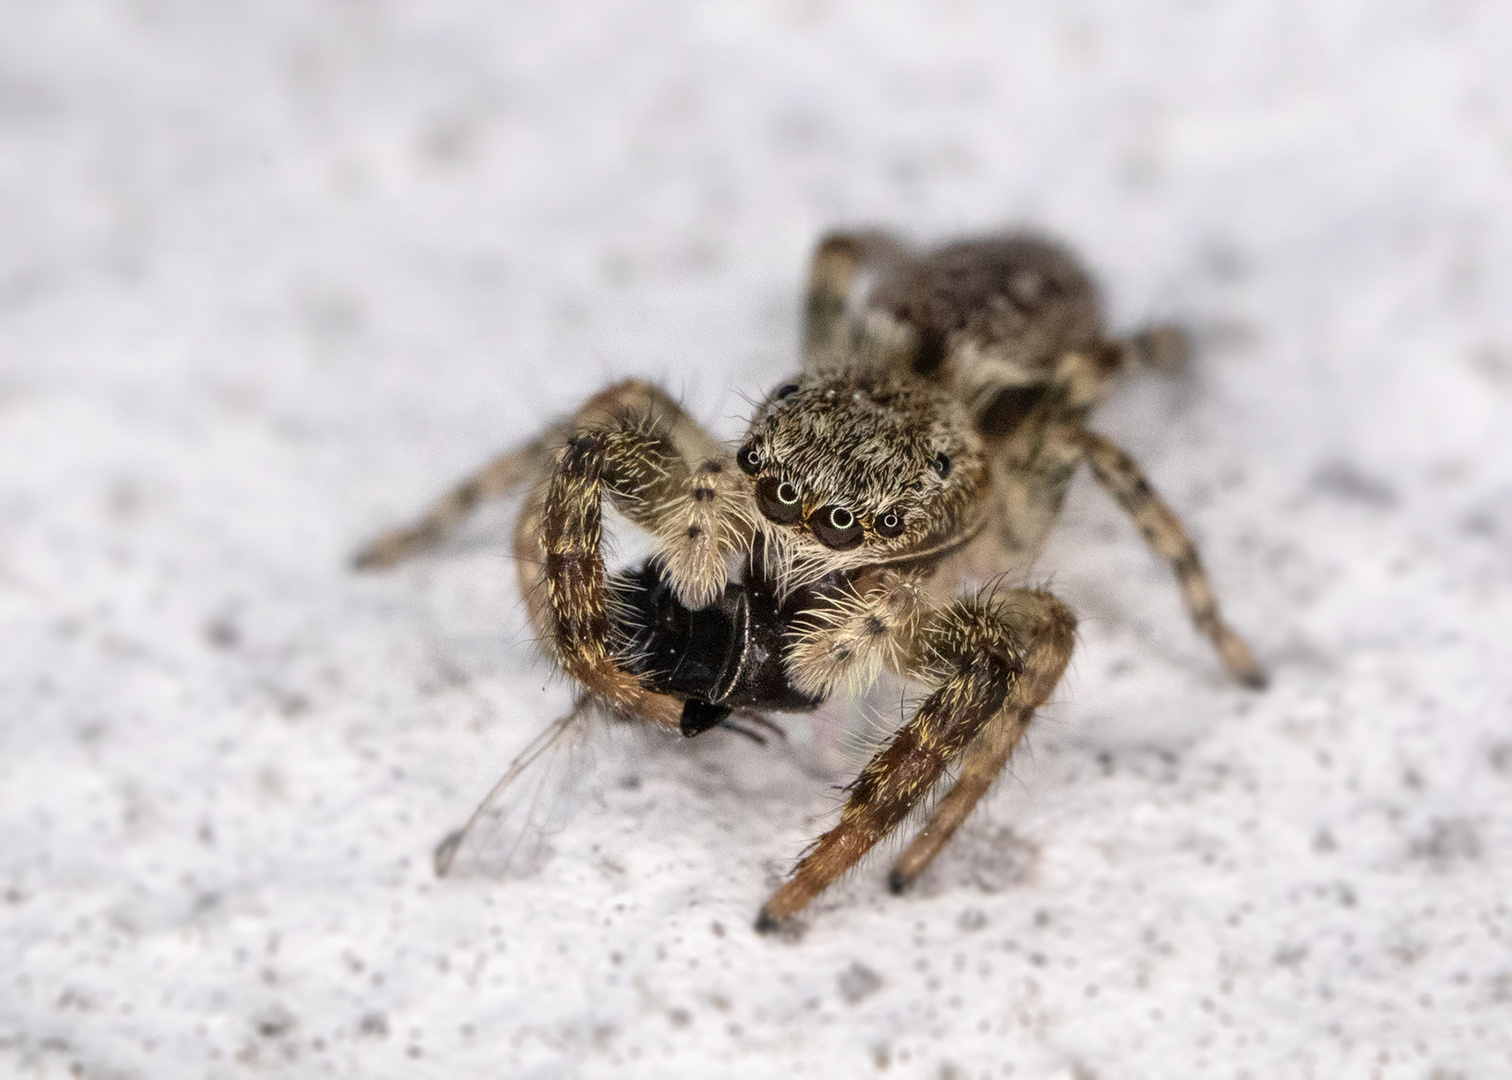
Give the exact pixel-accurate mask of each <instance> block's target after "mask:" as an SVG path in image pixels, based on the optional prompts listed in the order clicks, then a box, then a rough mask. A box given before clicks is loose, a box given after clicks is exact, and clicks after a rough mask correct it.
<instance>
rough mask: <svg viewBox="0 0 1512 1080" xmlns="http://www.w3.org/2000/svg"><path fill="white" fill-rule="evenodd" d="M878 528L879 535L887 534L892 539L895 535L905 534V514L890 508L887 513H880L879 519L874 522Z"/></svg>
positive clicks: (874, 525) (873, 525) (873, 524)
mask: <svg viewBox="0 0 1512 1080" xmlns="http://www.w3.org/2000/svg"><path fill="white" fill-rule="evenodd" d="M872 527H873V528H875V529H876V530H877V535H878V536H885V537H887V539H889V540H891V539H892V538H893V537H895V536H902V535H903V515H902V514H900V513H898V512H897V511H896V510H889V511H888V512H887V513H885V514H878V515H877V520H876V521H875V522H873V523H872Z"/></svg>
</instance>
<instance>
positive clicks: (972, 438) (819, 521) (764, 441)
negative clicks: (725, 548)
mask: <svg viewBox="0 0 1512 1080" xmlns="http://www.w3.org/2000/svg"><path fill="white" fill-rule="evenodd" d="M736 461H737V463H738V464H739V465H740V468H741V471H742V472H744V473H745V474H746V476H747V477H749V478H750V481H751V483H752V485H753V487H754V496H755V505H756V508H757V517H758V520H757V526H758V528H760V529H761V530H762V532H763V533H764V534H765V535H767V536H768V537H770V538H772V539H774V540H775V541H777V543H778V544H779V546H780V548H781V549H784V550H786V551H787V552H788V554H789V556H790V559H791V561H792V562H793V563H794V564H795V565H796V564H800V563H801V564H809V565H811V566H812V568H813V570H814V572H816V573H820V574H822V573H828V572H829V571H830V570H834V569H842V568H850V567H855V566H864V565H867V564H869V563H875V562H891V561H895V560H899V559H904V558H907V557H908V556H909V555H911V554H916V553H923V552H926V551H929V550H932V549H934V548H937V547H939V546H941V545H944V544H948V543H949V542H950V541H951V540H952V539H954V538H956V537H957V536H959V535H960V534H961V533H962V532H963V531H964V530H966V529H969V528H971V527H972V526H973V525H974V524H975V522H976V520H977V518H978V516H979V506H980V503H981V502H982V498H983V496H984V494H985V492H986V490H987V464H986V458H985V455H984V453H983V450H982V443H981V440H980V438H979V437H978V436H977V435H976V433H975V431H974V429H973V428H972V425H971V421H970V417H969V416H967V415H966V413H965V412H964V410H962V409H961V408H960V406H959V405H957V404H956V402H955V401H954V400H953V399H951V398H950V397H949V396H948V395H946V394H944V393H943V392H940V391H938V390H936V389H934V388H933V387H930V386H927V385H923V384H920V383H918V382H912V381H909V382H899V381H894V380H891V379H888V378H885V377H882V376H875V375H871V374H862V373H857V372H853V371H851V372H848V371H838V372H836V371H826V372H815V373H810V374H805V375H802V376H799V377H798V378H796V379H792V380H789V381H788V382H786V383H783V384H782V385H781V386H779V387H777V388H776V389H775V390H774V391H773V392H772V393H771V394H770V395H769V396H768V397H767V399H766V401H765V402H763V403H762V405H761V407H760V408H759V409H758V410H757V412H756V416H755V418H754V419H753V420H752V421H751V427H750V430H749V432H747V434H746V437H745V440H744V442H742V444H741V446H740V449H739V450H738V451H737V452H736ZM801 576H802V577H808V576H809V575H808V574H807V573H803V574H802V575H801Z"/></svg>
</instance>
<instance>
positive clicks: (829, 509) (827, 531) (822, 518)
mask: <svg viewBox="0 0 1512 1080" xmlns="http://www.w3.org/2000/svg"><path fill="white" fill-rule="evenodd" d="M809 528H810V529H812V530H813V531H814V535H815V536H817V537H818V538H819V542H820V543H821V544H823V545H824V546H825V547H829V548H834V549H835V550H836V551H844V550H845V549H846V548H853V547H855V546H856V545H857V544H859V543H860V542H861V541H862V540H863V539H864V538H865V534H864V532H863V531H862V528H861V522H859V521H857V520H856V515H855V514H853V513H851V512H850V511H849V510H847V509H846V508H845V507H843V506H836V505H830V506H821V507H820V508H819V509H818V510H815V511H814V516H813V517H812V518H811V519H810V520H809Z"/></svg>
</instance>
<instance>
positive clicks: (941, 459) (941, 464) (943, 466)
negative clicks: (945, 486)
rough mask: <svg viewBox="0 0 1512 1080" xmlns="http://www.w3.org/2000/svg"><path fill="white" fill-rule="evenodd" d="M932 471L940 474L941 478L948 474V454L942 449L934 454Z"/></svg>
mask: <svg viewBox="0 0 1512 1080" xmlns="http://www.w3.org/2000/svg"><path fill="white" fill-rule="evenodd" d="M934 471H935V472H937V473H939V474H940V479H941V480H943V479H945V477H947V476H949V475H950V455H948V454H947V453H945V451H943V450H941V451H940V452H939V453H938V454H936V455H935V459H934Z"/></svg>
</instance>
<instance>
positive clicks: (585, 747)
mask: <svg viewBox="0 0 1512 1080" xmlns="http://www.w3.org/2000/svg"><path fill="white" fill-rule="evenodd" d="M603 726H604V725H602V724H595V723H594V721H593V717H592V715H591V711H590V704H589V702H588V701H587V700H586V699H585V700H581V701H579V702H578V703H577V704H576V705H574V706H573V708H572V711H571V712H569V713H567V714H566V715H565V716H561V717H558V718H557V719H556V720H553V721H552V722H551V724H550V726H548V727H547V728H546V729H545V730H544V731H542V732H541V733H540V734H539V735H537V736H536V737H535V738H534V739H532V740H530V743H529V745H527V746H526V747H525V749H524V750H522V751H520V753H519V755H518V756H517V757H516V758H515V759H514V761H512V762H510V764H509V768H508V769H506V770H505V771H504V775H503V776H501V777H499V781H498V783H496V784H494V786H493V789H492V790H491V791H489V793H488V794H487V796H485V797H484V799H483V801H482V802H481V803H479V804H478V808H477V809H476V810H474V811H473V815H472V817H470V818H468V820H467V824H466V825H464V826H462V828H460V829H458V830H456V831H455V832H452V833H450V834H449V835H448V836H447V837H446V839H444V840H442V841H441V843H440V844H438V845H436V851H435V855H434V862H435V868H436V876H438V877H445V876H447V875H448V874H450V873H453V872H469V873H478V874H482V875H485V876H488V877H524V876H526V875H528V874H532V873H534V872H535V871H537V870H539V869H540V868H541V865H542V864H543V863H544V862H545V861H546V859H547V858H548V857H549V856H550V855H551V842H550V841H551V838H552V836H554V835H556V834H557V833H559V832H561V831H562V830H563V829H564V828H566V827H567V825H568V823H569V822H571V820H572V818H573V816H574V815H575V814H576V813H577V811H578V809H579V808H580V807H581V805H582V803H583V802H584V795H585V792H586V790H587V788H588V786H589V785H588V779H589V776H590V774H591V773H592V772H593V771H594V769H593V760H592V758H593V754H592V751H591V747H590V743H591V741H592V739H593V735H594V733H595V731H597V730H599V729H601V728H602V727H603Z"/></svg>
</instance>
